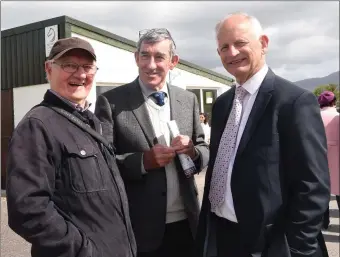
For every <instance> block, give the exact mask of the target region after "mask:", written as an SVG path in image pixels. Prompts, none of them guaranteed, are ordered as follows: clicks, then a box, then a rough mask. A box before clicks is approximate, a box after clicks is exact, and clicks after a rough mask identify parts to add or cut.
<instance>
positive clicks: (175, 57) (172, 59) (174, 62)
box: [170, 55, 179, 70]
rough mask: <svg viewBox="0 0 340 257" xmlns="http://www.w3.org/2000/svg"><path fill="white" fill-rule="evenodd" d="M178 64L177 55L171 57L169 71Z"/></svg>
mask: <svg viewBox="0 0 340 257" xmlns="http://www.w3.org/2000/svg"><path fill="white" fill-rule="evenodd" d="M178 62H179V56H178V55H174V56H172V58H171V64H170V70H172V69H173V68H175V67H176V65H177V64H178Z"/></svg>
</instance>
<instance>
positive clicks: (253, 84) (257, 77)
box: [236, 64, 269, 95]
mask: <svg viewBox="0 0 340 257" xmlns="http://www.w3.org/2000/svg"><path fill="white" fill-rule="evenodd" d="M268 69H269V68H268V65H267V64H264V65H263V67H262V68H261V69H260V70H259V71H258V72H257V73H255V74H254V75H253V76H252V77H251V78H250V79H248V80H247V81H246V82H245V83H244V84H243V85H242V87H243V88H244V89H245V90H247V92H248V93H249V94H251V95H253V94H255V93H256V91H257V90H258V89H259V88H260V86H261V84H262V82H263V80H264V78H265V76H266V75H267V72H268ZM240 86H241V85H240V84H239V83H237V82H236V87H240Z"/></svg>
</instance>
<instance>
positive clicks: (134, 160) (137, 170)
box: [95, 95, 146, 180]
mask: <svg viewBox="0 0 340 257" xmlns="http://www.w3.org/2000/svg"><path fill="white" fill-rule="evenodd" d="M112 108H113V107H112V106H111V105H110V103H109V101H108V100H107V98H106V97H105V96H103V95H100V96H98V98H97V101H96V108H95V114H96V116H97V117H98V119H99V120H100V121H101V122H102V125H103V134H104V136H105V137H106V138H107V139H108V140H109V142H111V143H112V144H113V145H115V133H114V129H115V124H114V119H113V113H112V112H113V111H112ZM116 158H117V165H118V167H119V171H120V174H121V176H122V178H123V179H124V180H139V179H142V178H143V175H144V174H146V171H145V169H144V165H143V153H142V152H136V153H125V154H121V155H120V154H117V155H116Z"/></svg>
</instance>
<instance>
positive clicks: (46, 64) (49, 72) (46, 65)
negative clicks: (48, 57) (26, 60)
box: [45, 61, 52, 81]
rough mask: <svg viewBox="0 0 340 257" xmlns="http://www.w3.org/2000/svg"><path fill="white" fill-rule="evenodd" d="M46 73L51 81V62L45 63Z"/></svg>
mask: <svg viewBox="0 0 340 257" xmlns="http://www.w3.org/2000/svg"><path fill="white" fill-rule="evenodd" d="M45 72H46V77H47V80H48V81H49V80H50V76H51V73H52V63H51V62H50V61H46V62H45Z"/></svg>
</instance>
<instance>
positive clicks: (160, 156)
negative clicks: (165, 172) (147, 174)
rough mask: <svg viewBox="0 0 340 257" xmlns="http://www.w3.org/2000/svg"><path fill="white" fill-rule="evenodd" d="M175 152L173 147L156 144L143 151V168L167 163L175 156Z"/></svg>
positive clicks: (162, 165)
mask: <svg viewBox="0 0 340 257" xmlns="http://www.w3.org/2000/svg"><path fill="white" fill-rule="evenodd" d="M175 155H176V152H175V149H174V148H173V147H168V146H164V145H161V144H156V145H155V146H154V147H152V148H151V149H150V150H149V151H146V152H144V155H143V163H144V169H146V170H149V169H156V168H161V167H164V166H166V165H167V164H169V163H170V162H171V161H172V160H173V158H174V157H175Z"/></svg>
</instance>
